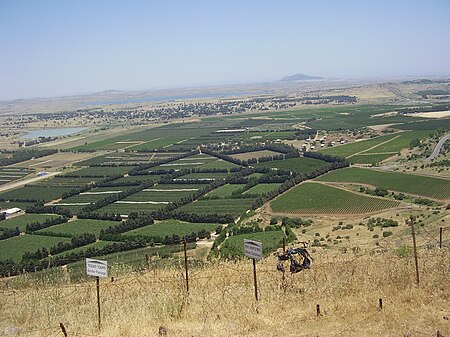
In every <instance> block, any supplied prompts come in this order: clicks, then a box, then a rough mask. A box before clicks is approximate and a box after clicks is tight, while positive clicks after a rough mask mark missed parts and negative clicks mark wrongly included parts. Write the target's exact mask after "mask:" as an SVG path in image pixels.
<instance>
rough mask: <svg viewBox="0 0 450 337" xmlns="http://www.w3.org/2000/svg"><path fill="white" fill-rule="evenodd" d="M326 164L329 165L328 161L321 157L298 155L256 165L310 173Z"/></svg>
mask: <svg viewBox="0 0 450 337" xmlns="http://www.w3.org/2000/svg"><path fill="white" fill-rule="evenodd" d="M325 165H327V162H325V161H323V160H320V159H315V158H308V157H297V158H288V159H284V160H274V161H265V162H262V163H259V164H256V165H255V166H256V167H268V168H272V169H280V170H284V171H290V172H298V173H310V172H312V171H314V170H316V169H318V168H320V167H322V166H325Z"/></svg>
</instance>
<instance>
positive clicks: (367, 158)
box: [348, 152, 397, 165]
mask: <svg viewBox="0 0 450 337" xmlns="http://www.w3.org/2000/svg"><path fill="white" fill-rule="evenodd" d="M392 156H397V153H396V152H393V153H384V154H383V153H379V154H365V153H364V154H357V155H355V156H351V157H350V158H348V161H349V162H350V163H352V164H373V165H375V164H377V163H379V162H381V161H383V160H385V159H387V158H390V157H392Z"/></svg>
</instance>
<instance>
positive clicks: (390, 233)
mask: <svg viewBox="0 0 450 337" xmlns="http://www.w3.org/2000/svg"><path fill="white" fill-rule="evenodd" d="M391 235H392V232H389V231H385V232H383V238H387V237H388V236H391Z"/></svg>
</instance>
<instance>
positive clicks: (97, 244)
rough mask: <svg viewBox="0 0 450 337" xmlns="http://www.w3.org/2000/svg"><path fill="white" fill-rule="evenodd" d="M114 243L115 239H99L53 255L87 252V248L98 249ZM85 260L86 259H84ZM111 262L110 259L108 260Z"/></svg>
mask: <svg viewBox="0 0 450 337" xmlns="http://www.w3.org/2000/svg"><path fill="white" fill-rule="evenodd" d="M112 244H114V241H104V240H98V241H96V242H94V243H90V244H88V245H85V246H81V247H77V248H74V249H70V250H66V251H64V252H61V253H59V254H56V255H53V256H55V257H57V256H64V255H66V254H72V253H79V252H85V251H86V250H88V249H89V248H97V249H102V248H103V247H105V246H107V245H112ZM83 262H84V261H83ZM108 262H109V261H108Z"/></svg>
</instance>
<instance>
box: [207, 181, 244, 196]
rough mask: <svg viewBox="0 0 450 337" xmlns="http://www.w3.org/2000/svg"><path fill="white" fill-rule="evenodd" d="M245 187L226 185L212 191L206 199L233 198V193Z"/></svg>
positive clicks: (241, 185)
mask: <svg viewBox="0 0 450 337" xmlns="http://www.w3.org/2000/svg"><path fill="white" fill-rule="evenodd" d="M244 187H245V185H244V184H226V185H223V186H220V187H219V188H216V189H215V190H212V191H211V192H209V193H208V194H207V195H206V197H208V198H211V197H213V198H227V197H231V196H232V194H233V192H236V191H239V190H242V189H243V188H244Z"/></svg>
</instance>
